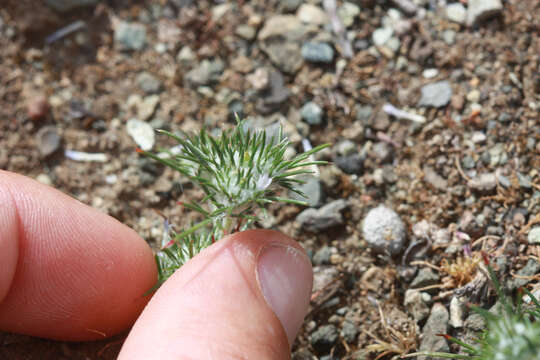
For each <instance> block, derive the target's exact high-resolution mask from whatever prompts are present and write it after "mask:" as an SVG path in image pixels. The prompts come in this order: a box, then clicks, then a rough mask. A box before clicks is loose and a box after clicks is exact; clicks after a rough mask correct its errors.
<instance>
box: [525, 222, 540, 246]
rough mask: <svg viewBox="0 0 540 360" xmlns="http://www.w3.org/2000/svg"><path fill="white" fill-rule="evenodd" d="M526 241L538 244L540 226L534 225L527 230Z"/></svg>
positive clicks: (539, 241)
mask: <svg viewBox="0 0 540 360" xmlns="http://www.w3.org/2000/svg"><path fill="white" fill-rule="evenodd" d="M527 241H528V242H529V244H534V245H538V244H540V226H535V227H533V228H532V229H531V230H529V235H527Z"/></svg>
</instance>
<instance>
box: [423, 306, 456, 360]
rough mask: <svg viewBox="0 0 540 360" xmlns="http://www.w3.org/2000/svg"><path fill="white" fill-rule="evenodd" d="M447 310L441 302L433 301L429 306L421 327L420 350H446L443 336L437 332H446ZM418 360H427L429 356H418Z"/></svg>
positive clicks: (446, 344)
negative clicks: (424, 322) (431, 305)
mask: <svg viewBox="0 0 540 360" xmlns="http://www.w3.org/2000/svg"><path fill="white" fill-rule="evenodd" d="M448 318H449V316H448V311H447V310H446V308H445V307H444V305H443V304H441V303H435V304H434V305H433V307H432V308H431V314H430V315H429V318H428V319H427V321H426V325H424V328H423V329H422V341H421V342H420V349H419V350H420V351H426V352H448V350H449V347H448V343H447V342H446V340H445V339H444V338H443V337H440V336H437V334H446V333H447V332H448ZM418 359H419V360H427V359H430V357H426V356H419V357H418Z"/></svg>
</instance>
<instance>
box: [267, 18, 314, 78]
mask: <svg viewBox="0 0 540 360" xmlns="http://www.w3.org/2000/svg"><path fill="white" fill-rule="evenodd" d="M306 32H307V27H306V26H305V25H304V24H302V22H300V21H299V19H298V18H297V17H295V16H293V15H276V16H273V17H271V18H269V19H268V20H266V22H265V23H264V26H263V28H262V29H261V31H259V35H258V40H259V43H260V47H261V49H262V50H263V51H264V52H265V53H266V54H267V55H268V57H269V58H270V60H271V61H272V63H274V64H275V65H276V66H277V67H278V68H280V69H281V70H282V71H284V72H286V73H290V74H294V73H296V72H297V71H298V70H299V69H300V67H301V66H302V64H303V59H302V54H301V50H300V42H301V41H303V40H304V36H305V35H306Z"/></svg>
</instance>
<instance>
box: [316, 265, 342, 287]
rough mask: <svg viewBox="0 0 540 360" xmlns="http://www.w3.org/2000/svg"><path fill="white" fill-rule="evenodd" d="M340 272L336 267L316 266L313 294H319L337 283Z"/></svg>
mask: <svg viewBox="0 0 540 360" xmlns="http://www.w3.org/2000/svg"><path fill="white" fill-rule="evenodd" d="M338 277H339V271H338V270H337V268H336V267H335V266H315V267H314V268H313V292H314V293H315V292H318V291H321V290H322V289H324V288H325V287H327V286H328V285H330V284H331V283H333V282H335V281H336V280H337V278H338Z"/></svg>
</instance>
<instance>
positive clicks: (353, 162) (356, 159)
mask: <svg viewBox="0 0 540 360" xmlns="http://www.w3.org/2000/svg"><path fill="white" fill-rule="evenodd" d="M334 162H335V164H336V165H337V166H338V167H339V168H340V169H341V170H343V171H344V172H345V173H347V174H360V173H362V171H363V170H364V158H363V157H362V156H361V155H360V154H352V155H346V156H338V157H336V158H335V160H334Z"/></svg>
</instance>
